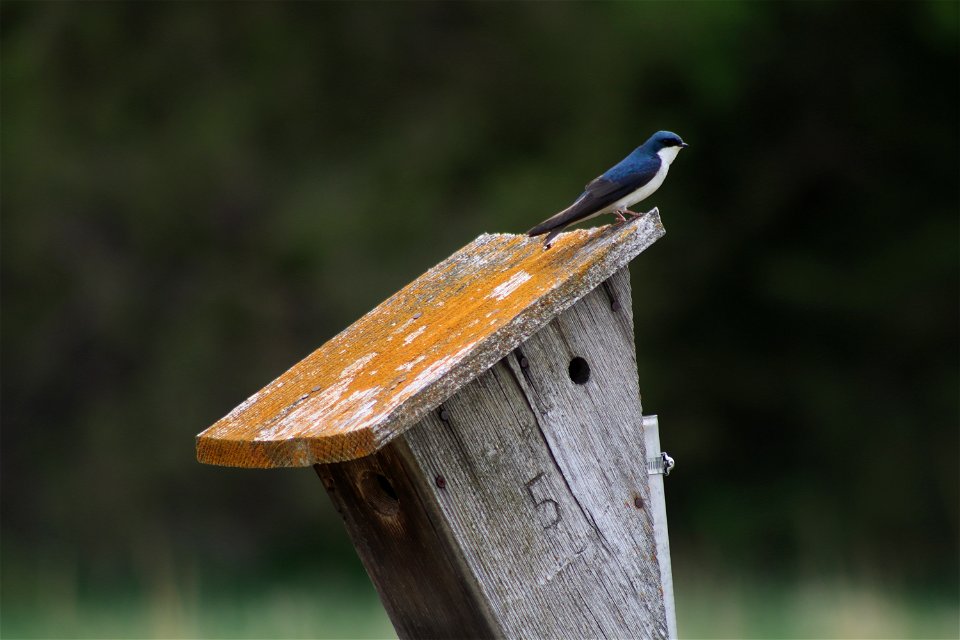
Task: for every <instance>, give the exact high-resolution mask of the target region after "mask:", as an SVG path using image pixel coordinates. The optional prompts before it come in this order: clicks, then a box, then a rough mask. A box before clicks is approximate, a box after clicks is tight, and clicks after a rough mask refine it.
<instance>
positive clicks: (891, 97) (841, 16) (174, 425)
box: [0, 1, 960, 636]
mask: <svg viewBox="0 0 960 640" xmlns="http://www.w3.org/2000/svg"><path fill="white" fill-rule="evenodd" d="M0 18H2V19H0V35H2V59H0V63H2V95H0V101H2V102H0V108H2V118H0V152H2V174H0V197H2V294H3V317H2V343H3V344H2V365H3V370H2V382H3V397H2V563H3V564H2V570H3V572H2V578H3V582H2V594H3V609H4V619H3V623H4V635H10V634H12V635H24V634H25V635H31V634H40V635H61V636H72V635H83V634H85V633H86V634H92V635H101V636H102V635H109V634H111V633H116V634H119V635H130V634H135V633H137V631H136V630H137V629H144V630H143V631H142V633H144V634H150V633H154V632H156V633H159V634H160V635H163V630H166V632H167V633H169V634H172V635H177V634H184V633H185V634H188V635H189V634H190V633H196V634H198V635H222V634H224V633H227V634H228V635H229V634H230V633H236V634H240V633H242V632H243V631H244V630H245V629H246V630H249V629H250V627H238V628H236V629H234V628H233V627H230V628H231V629H233V630H232V631H224V628H226V627H223V628H221V627H216V626H215V627H214V628H201V629H199V630H198V629H197V628H195V627H194V628H193V631H184V630H183V628H182V627H177V626H176V623H175V621H174V622H173V623H170V625H171V626H163V624H160V626H157V625H156V624H154V625H153V626H150V627H149V629H153V631H149V630H148V627H141V626H138V625H139V624H140V621H139V620H136V619H133V620H131V621H129V625H128V626H126V627H124V626H119V627H111V626H109V625H107V626H102V625H101V626H97V623H96V622H92V623H91V622H89V620H88V626H87V627H81V626H75V625H79V624H80V622H78V621H80V620H82V619H84V618H83V615H82V612H83V610H84V607H87V606H91V607H92V606H94V605H93V604H91V603H102V602H126V603H129V606H130V608H131V610H132V611H139V609H137V606H138V605H136V602H140V601H141V600H143V601H146V602H148V603H152V604H151V605H150V606H152V609H151V608H150V607H148V610H149V611H151V612H152V613H151V614H150V615H152V616H154V617H155V618H157V617H159V618H160V619H164V620H165V619H167V618H169V617H170V616H171V615H173V614H172V613H171V610H172V609H168V608H167V606H168V605H170V603H174V604H176V606H177V607H179V609H177V610H178V611H181V613H182V612H183V611H184V610H189V607H190V606H191V603H193V605H195V606H197V607H200V608H204V607H207V608H209V607H208V604H209V598H211V597H213V596H211V595H210V594H219V593H224V592H229V593H240V594H241V595H237V596H236V597H237V598H240V599H241V600H242V597H243V596H242V593H246V591H244V589H248V590H249V592H250V593H253V594H258V593H260V591H257V586H256V585H259V584H287V583H293V582H296V581H297V580H301V579H305V580H307V581H308V582H307V585H308V586H307V587H304V588H305V589H307V590H308V591H309V589H311V588H317V589H319V588H320V586H318V583H319V584H323V583H327V584H335V585H339V587H342V588H344V589H347V590H350V589H353V590H355V591H357V592H358V593H359V594H360V595H358V596H357V597H358V598H369V597H370V596H369V587H368V586H367V584H366V582H365V577H364V576H363V574H362V569H360V568H359V565H358V563H357V561H356V560H355V559H354V557H353V555H352V548H351V547H350V545H349V543H348V542H347V541H346V540H345V539H344V534H343V533H342V531H341V526H340V523H339V522H338V520H337V518H336V515H335V514H334V513H333V512H332V510H331V509H329V506H328V505H327V501H326V498H325V496H323V495H322V488H321V486H320V483H319V482H318V481H317V480H316V478H314V477H313V476H312V472H310V471H309V470H300V471H296V470H287V471H276V472H254V471H239V470H227V469H217V468H209V467H204V466H201V465H199V464H197V463H196V462H195V460H194V456H193V437H194V435H195V434H196V433H197V432H199V431H201V430H202V429H204V428H205V427H206V426H208V425H209V424H211V423H212V422H214V421H215V420H216V419H218V418H219V417H221V416H222V415H223V414H225V413H226V412H227V411H229V410H230V409H231V408H233V407H234V406H235V405H236V404H238V403H239V402H240V401H242V400H243V399H244V398H246V397H247V396H248V395H249V394H250V393H252V392H253V391H255V390H257V389H258V388H260V387H261V386H262V385H263V384H265V383H266V382H268V381H269V380H271V379H272V378H273V377H274V376H276V375H277V374H279V373H280V372H281V371H283V370H284V369H286V368H287V367H288V366H290V365H291V364H293V363H294V362H295V361H297V360H298V359H299V358H301V357H302V356H303V355H305V354H306V353H308V352H309V351H311V350H312V349H314V348H316V347H317V346H319V345H320V344H322V343H323V342H324V341H325V340H327V339H328V338H330V337H331V336H332V335H334V334H335V333H336V332H338V331H339V330H340V329H342V328H344V327H345V326H347V325H348V324H349V323H351V322H352V321H353V320H355V319H357V318H358V317H359V316H361V315H362V314H363V313H365V312H366V311H367V310H369V309H370V308H372V307H373V306H374V305H375V304H377V303H378V302H379V301H381V300H382V299H384V298H385V297H387V296H388V295H390V294H391V293H393V292H394V291H395V290H396V289H398V288H399V287H401V286H402V285H403V284H405V283H406V282H408V281H409V280H411V279H413V278H414V277H416V276H417V275H418V274H419V273H421V272H422V271H424V270H425V269H427V268H429V267H430V266H432V265H433V264H435V263H436V262H437V261H439V260H441V259H442V258H444V257H446V256H447V255H448V254H450V253H451V252H453V251H454V250H456V249H457V248H459V247H460V246H462V245H463V244H466V243H467V242H469V241H470V240H471V239H472V238H474V237H475V236H476V235H478V234H479V233H481V232H483V231H513V232H522V231H523V230H525V229H527V228H529V227H530V226H532V225H533V224H534V223H536V222H538V221H540V220H541V219H543V218H544V217H546V216H547V215H549V214H551V213H553V212H554V211H556V210H558V209H560V208H562V207H563V206H565V205H566V204H567V203H568V202H569V201H570V199H571V198H572V197H573V196H575V195H576V194H577V193H578V192H579V188H580V187H581V185H582V184H584V183H585V182H587V181H588V180H589V179H591V178H593V177H594V176H595V175H596V174H598V173H600V172H601V171H602V170H603V169H605V168H606V167H608V166H609V165H611V164H612V163H614V162H616V161H617V160H619V159H620V158H621V157H622V156H623V155H625V154H626V153H627V152H629V151H630V150H631V149H632V148H633V147H635V146H636V145H638V144H640V143H641V142H642V141H643V140H644V139H645V138H646V137H647V136H648V135H649V134H650V133H651V132H653V131H655V130H657V129H661V128H668V129H672V130H674V131H677V132H678V133H680V134H681V135H682V136H683V137H684V139H685V140H686V141H688V142H689V143H690V144H691V146H690V148H689V149H688V150H686V151H685V152H684V153H683V154H681V156H680V158H679V159H678V161H677V162H676V163H675V164H674V166H673V170H672V172H671V175H670V178H669V180H668V181H667V182H666V184H665V186H664V187H663V188H662V189H661V191H660V192H659V193H658V194H657V195H656V196H654V197H653V198H652V199H651V200H650V201H649V203H651V204H657V205H659V207H660V209H661V212H662V215H663V218H664V222H665V226H666V228H667V232H668V233H667V236H666V237H665V238H664V239H663V240H661V241H660V242H658V243H657V244H656V246H654V247H653V248H652V249H651V250H650V251H649V252H647V253H645V254H644V255H643V256H641V258H640V259H639V260H637V261H636V263H635V264H634V265H633V267H632V271H633V278H634V291H635V297H636V309H635V313H636V320H637V343H638V357H639V363H640V380H641V388H642V390H643V393H644V405H645V408H646V409H647V410H648V412H656V413H659V414H660V416H661V424H662V437H663V440H664V444H665V447H666V448H667V449H668V450H669V451H670V452H671V454H673V455H674V456H675V457H676V459H677V460H678V467H677V472H676V474H674V475H671V477H670V479H669V482H668V499H669V510H670V518H671V521H670V526H671V536H672V547H673V555H674V562H675V564H676V565H677V572H678V578H677V598H678V601H679V602H680V606H681V613H683V611H684V606H685V605H684V598H685V594H688V593H691V594H692V593H694V592H695V590H696V588H697V587H698V585H700V584H701V583H703V582H709V581H710V580H713V581H715V582H716V584H718V585H726V586H728V587H730V588H733V587H731V585H740V584H743V583H745V582H746V583H750V584H760V585H763V584H779V585H802V584H808V583H810V582H811V581H813V582H816V581H829V580H839V581H842V582H844V583H851V584H866V585H874V586H876V587H877V588H878V589H885V590H892V591H893V592H895V593H902V594H906V595H904V596H903V597H904V598H906V599H908V600H909V599H910V598H913V599H915V600H923V601H925V602H926V601H929V600H930V599H931V598H932V599H934V600H936V599H937V598H939V599H942V600H943V601H944V602H946V603H947V606H948V607H953V608H954V609H953V611H955V607H956V603H957V598H958V586H957V575H958V509H957V505H958V467H957V459H958V449H960V443H958V419H960V412H958V388H960V384H958V383H960V380H958V353H960V351H958V347H960V345H958V303H960V291H958V267H960V264H958V238H960V224H958V219H960V216H958V169H960V159H958V142H960V127H958V105H960V102H958V77H960V75H958V71H960V69H958V66H960V65H958V5H957V3H955V2H931V3H921V2H917V3H905V2H903V3H763V4H760V3H745V4H744V3H733V2H729V3H696V2H694V3H679V4H660V3H626V2H624V3H603V4H600V3H598V4H573V3H562V4H560V3H558V4H547V3H542V4H541V3H535V4H533V3H531V4H474V3H455V4H439V3H436V4H434V3H410V4H406V3H404V4H395V3H390V4H380V3H358V4H332V3H323V4H306V3H285V4H274V3H269V4H268V3H238V4H221V3H129V4H127V3H106V2H104V3H60V2H53V3H27V2H15V1H6V2H4V3H3V5H2V7H0ZM238 584H239V585H242V584H246V585H248V586H247V587H238V586H237V585H238ZM339 587H337V588H339ZM251 597H254V598H255V597H256V595H254V596H251ZM316 599H317V600H320V599H322V596H319V595H318V596H316ZM97 606H100V605H97ZM170 606H171V607H173V605H170ZM745 606H750V605H745ZM771 606H772V605H771ZM174 608H175V607H174ZM300 613H302V610H301V611H299V612H298V611H297V610H294V611H293V612H292V613H291V616H293V617H295V616H296V615H300ZM131 615H133V614H131ZM304 615H305V614H304ZM704 615H706V614H704ZM224 618H225V619H228V618H230V615H229V614H224ZM154 622H155V621H154ZM113 623H116V624H120V623H117V622H116V620H114V621H113V622H112V623H111V624H113ZM103 624H107V623H106V622H104V623H103ZM225 624H228V623H227V622H226V621H225ZM688 624H689V621H688ZM952 624H953V625H954V626H953V627H952V628H951V627H950V626H948V627H947V631H948V632H950V633H953V634H954V635H955V634H956V632H957V628H956V626H955V625H956V619H955V618H954V620H953V622H952ZM351 628H352V627H350V626H349V624H347V626H346V627H344V629H346V630H347V631H344V630H341V633H349V631H348V630H349V629H351ZM683 628H684V620H683V619H681V630H683ZM688 628H689V627H688ZM705 628H706V629H709V628H710V627H705ZM84 629H86V630H84ZM115 629H120V631H116V630H115ZM157 629H160V630H161V631H159V632H158V631H157ZM111 630H113V631H111ZM748 631H749V629H746V630H745V631H744V633H746V632H748ZM261 633H269V631H265V630H261ZM278 633H280V632H279V631H278ZM283 633H287V634H290V633H293V632H292V631H290V630H289V629H287V630H286V631H284V632H283ZM307 633H308V634H314V635H318V634H319V635H323V634H325V633H326V631H325V630H324V628H311V629H309V630H308V631H307ZM718 633H719V631H718ZM766 633H768V634H772V635H776V634H778V633H789V631H784V630H782V629H778V628H776V627H773V628H768V629H767V630H766Z"/></svg>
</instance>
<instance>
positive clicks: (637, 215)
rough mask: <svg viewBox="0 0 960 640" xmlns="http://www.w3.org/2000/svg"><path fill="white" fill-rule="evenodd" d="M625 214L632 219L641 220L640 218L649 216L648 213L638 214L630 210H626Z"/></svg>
mask: <svg viewBox="0 0 960 640" xmlns="http://www.w3.org/2000/svg"><path fill="white" fill-rule="evenodd" d="M623 212H624V213H625V214H627V215H628V216H630V217H631V218H639V217H640V216H645V215H647V214H646V213H637V212H636V211H631V210H630V209H624V210H623Z"/></svg>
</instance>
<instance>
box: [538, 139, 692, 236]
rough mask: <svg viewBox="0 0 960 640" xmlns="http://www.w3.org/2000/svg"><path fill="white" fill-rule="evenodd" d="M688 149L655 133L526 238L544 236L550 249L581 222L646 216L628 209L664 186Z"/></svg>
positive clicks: (621, 219)
mask: <svg viewBox="0 0 960 640" xmlns="http://www.w3.org/2000/svg"><path fill="white" fill-rule="evenodd" d="M688 146H690V145H688V144H687V143H686V142H684V141H683V140H682V139H681V138H680V136H678V135H677V134H675V133H673V132H672V131H657V132H656V133H655V134H653V135H652V136H650V138H649V139H648V140H647V141H646V142H644V143H643V144H642V145H640V146H639V147H637V148H636V149H634V150H633V151H632V152H631V153H630V155H628V156H627V157H626V158H624V159H623V160H621V161H620V162H618V163H617V164H615V165H613V166H612V167H610V168H609V169H607V170H606V171H605V172H604V173H603V174H601V175H599V176H597V177H596V178H594V179H593V180H592V181H590V182H589V183H588V184H587V186H586V187H584V190H583V193H581V194H580V195H579V196H578V197H577V199H576V200H574V201H573V204H571V205H570V206H569V207H567V208H566V209H564V210H563V211H560V212H559V213H557V214H555V215H553V216H551V217H549V218H547V219H546V220H544V221H543V222H541V223H540V224H538V225H537V226H535V227H534V228H532V229H530V230H529V231H527V235H528V236H531V237H533V236H539V235H543V234H545V233H546V234H547V237H546V239H545V240H544V242H543V248H544V249H549V248H550V246H551V244H552V243H553V239H554V238H556V237H557V235H559V234H560V232H561V231H563V230H564V229H565V228H566V227H567V226H569V225H571V224H574V223H577V222H581V221H582V220H587V219H589V218H593V217H594V216H599V215H601V214H604V213H612V214H613V215H615V216H616V217H617V220H616V222H626V220H627V219H626V217H624V214H626V215H629V216H631V217H633V218H639V217H640V216H642V215H645V214H642V213H637V212H636V211H631V210H630V207H632V206H633V205H635V204H636V203H638V202H640V201H641V200H643V199H644V198H647V197H649V196H650V195H652V194H653V192H654V191H656V190H657V189H658V188H659V187H660V185H661V184H663V180H664V178H666V177H667V171H668V170H669V169H670V163H672V162H673V161H674V160H675V159H676V157H677V154H678V153H680V150H681V149H683V148H684V147H688Z"/></svg>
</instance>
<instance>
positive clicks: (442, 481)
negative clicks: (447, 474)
mask: <svg viewBox="0 0 960 640" xmlns="http://www.w3.org/2000/svg"><path fill="white" fill-rule="evenodd" d="M434 482H436V483H437V488H438V489H446V488H447V479H446V478H444V477H443V476H441V475H437V477H436V478H434Z"/></svg>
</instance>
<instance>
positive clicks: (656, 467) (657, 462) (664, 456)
mask: <svg viewBox="0 0 960 640" xmlns="http://www.w3.org/2000/svg"><path fill="white" fill-rule="evenodd" d="M675 466H677V463H676V462H675V461H674V460H673V458H671V457H670V455H669V454H668V453H667V452H666V451H661V452H660V455H659V456H657V457H656V458H647V475H650V476H656V475H663V476H668V475H670V472H671V471H673V468H674V467H675Z"/></svg>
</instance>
